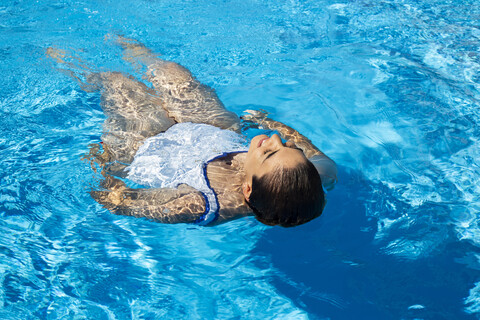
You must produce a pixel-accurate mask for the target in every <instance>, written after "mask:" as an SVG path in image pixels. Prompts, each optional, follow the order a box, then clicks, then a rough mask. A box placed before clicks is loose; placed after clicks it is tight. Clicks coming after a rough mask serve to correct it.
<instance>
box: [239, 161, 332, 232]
mask: <svg viewBox="0 0 480 320" xmlns="http://www.w3.org/2000/svg"><path fill="white" fill-rule="evenodd" d="M247 203H248V205H249V206H250V208H251V209H252V210H253V212H254V213H255V216H256V218H257V220H258V221H260V222H262V223H264V224H266V225H270V226H273V225H280V226H282V227H293V226H298V225H300V224H303V223H306V222H308V221H310V220H312V219H315V218H316V217H318V216H320V215H321V214H322V211H323V207H324V204H325V195H324V192H323V188H322V180H321V179H320V175H319V174H318V171H317V169H316V168H315V166H314V165H313V164H312V163H311V162H310V161H308V160H307V161H306V162H304V163H301V164H299V165H297V166H296V167H293V168H281V167H278V168H276V169H275V170H274V171H273V172H269V173H267V174H265V175H263V176H262V177H260V178H258V177H257V176H253V177H252V192H251V194H250V197H249V200H248V201H247Z"/></svg>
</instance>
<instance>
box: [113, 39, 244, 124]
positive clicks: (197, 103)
mask: <svg viewBox="0 0 480 320" xmlns="http://www.w3.org/2000/svg"><path fill="white" fill-rule="evenodd" d="M117 42H118V43H119V44H120V45H121V46H122V47H123V49H124V59H125V60H126V61H129V62H131V63H141V64H144V65H146V66H147V79H148V80H149V81H150V82H151V83H152V84H153V86H154V88H155V89H156V90H157V92H158V93H159V94H160V95H161V97H162V99H163V101H164V103H165V105H164V107H165V109H166V110H167V111H168V114H169V116H170V117H173V118H174V119H175V121H176V122H194V123H206V124H210V125H213V126H216V127H220V128H222V129H229V130H233V131H239V130H240V119H239V118H238V116H237V115H236V114H235V113H233V112H230V111H228V110H226V109H225V106H224V105H223V104H222V102H221V101H220V100H219V99H218V96H217V94H216V93H215V91H214V90H213V89H211V88H209V87H208V86H206V85H203V84H202V83H200V82H199V81H198V80H197V79H195V77H193V76H192V74H191V73H190V71H188V70H187V69H186V68H184V67H182V66H180V65H179V64H177V63H174V62H169V61H165V60H162V59H160V58H158V57H157V56H155V54H154V53H153V52H152V51H150V50H149V49H147V48H146V47H145V46H144V45H143V44H141V43H139V42H136V41H135V40H131V39H126V38H123V37H118V39H117Z"/></svg>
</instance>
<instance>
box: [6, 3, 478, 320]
mask: <svg viewBox="0 0 480 320" xmlns="http://www.w3.org/2000/svg"><path fill="white" fill-rule="evenodd" d="M107 34H123V35H125V36H127V37H132V38H135V39H138V40H140V41H142V42H143V43H145V44H146V45H147V46H148V47H150V48H152V49H153V50H154V51H156V52H158V53H161V54H162V56H163V57H164V58H165V59H169V60H173V61H176V62H178V63H180V64H182V65H184V66H186V67H187V68H188V69H190V70H191V71H192V72H193V73H194V74H195V75H196V76H197V78H198V79H199V80H200V81H202V82H204V83H205V84H207V85H209V86H211V87H212V88H214V89H215V90H216V91H217V93H218V95H219V97H220V99H221V100H222V101H223V102H224V104H225V105H226V106H227V108H228V109H230V110H232V111H235V112H237V113H238V114H241V112H242V111H243V110H245V109H252V108H254V109H258V108H263V109H265V110H267V111H269V112H270V113H271V115H272V117H273V118H275V119H276V120H279V121H282V122H284V123H286V124H289V125H291V126H293V127H295V128H296V129H298V130H299V131H300V132H302V133H305V134H306V135H307V136H308V137H309V138H310V139H312V140H313V142H314V143H315V144H316V145H317V146H319V147H320V148H321V149H322V150H323V151H325V153H327V154H328V155H330V156H331V157H332V158H333V159H334V160H335V161H336V162H337V164H338V165H339V180H340V182H339V184H338V186H337V188H336V189H335V190H334V191H333V192H331V193H330V194H329V199H328V205H327V208H326V210H325V213H324V215H323V216H322V217H321V218H319V219H317V220H315V221H313V222H311V223H308V224H306V225H303V226H300V227H297V228H293V229H282V228H276V227H275V228H271V227H266V226H263V225H261V224H259V223H258V222H256V221H255V219H253V218H245V219H241V220H237V221H234V222H231V223H228V224H225V225H221V226H218V227H214V228H197V227H192V226H189V225H162V224H158V223H153V222H150V221H147V220H144V219H136V218H132V217H122V216H115V215H112V214H110V213H109V212H108V211H106V210H105V209H103V208H102V207H101V206H99V205H98V204H96V203H95V201H93V199H91V198H90V196H89V194H88V193H87V192H88V191H89V190H90V188H92V187H95V186H96V185H97V183H98V176H96V175H95V174H94V173H93V172H92V170H91V169H90V167H89V165H88V163H86V162H84V161H82V160H81V156H82V155H83V154H84V153H86V152H87V151H88V145H89V144H91V143H98V142H99V141H100V140H99V137H100V134H101V125H102V122H103V120H104V119H105V116H104V115H103V113H102V111H101V108H100V106H99V104H100V95H99V93H98V92H84V91H83V90H82V89H81V88H80V86H79V85H78V84H77V83H76V82H74V81H73V80H72V79H71V78H70V77H69V76H67V75H66V74H65V72H66V71H65V70H64V69H62V68H60V69H59V68H58V66H57V65H55V64H54V63H53V62H52V61H50V60H48V59H47V58H46V56H45V52H46V49H47V48H48V47H50V46H55V47H57V48H60V49H64V50H67V51H68V52H70V53H71V54H72V55H74V56H75V57H78V58H80V59H82V60H83V61H85V63H87V64H88V67H89V68H91V69H92V70H96V71H112V70H115V71H121V72H126V73H130V74H132V75H133V76H135V77H137V78H138V79H141V73H140V72H139V71H138V70H136V69H135V68H133V67H132V66H130V65H128V64H127V63H126V62H125V61H123V60H122V59H121V50H120V49H119V48H118V47H116V46H115V45H114V44H112V42H111V41H108V40H105V36H106V35H107ZM479 47H480V5H479V3H478V1H476V0H470V1H468V0H467V1H447V0H432V1H413V0H390V1H373V0H363V1H338V2H335V1H322V0H315V1H312V0H309V1H296V0H289V1H272V0H267V1H258V0H242V1H216V0H214V1H203V0H197V1H178V0H175V1H173V0H162V1H155V0H148V1H147V0H143V1H142V0H136V1H125V0H115V1H112V0H102V1H93V0H79V1H73V0H64V1H36V2H34V1H21V0H17V1H12V0H3V1H2V2H1V3H0V61H1V63H0V74H1V78H2V81H1V85H0V112H1V113H0V115H1V117H0V130H1V134H0V155H1V158H2V159H1V162H0V184H1V188H0V216H1V219H0V234H1V236H0V307H1V308H0V318H2V319H476V318H479V317H480V220H479V218H478V217H477V215H478V212H479V210H480V201H479V187H478V185H479V182H480V181H479V180H480V179H479V173H480V169H479V164H480V160H479V159H480V129H479V124H480V112H479V106H480V103H479V101H480V49H479Z"/></svg>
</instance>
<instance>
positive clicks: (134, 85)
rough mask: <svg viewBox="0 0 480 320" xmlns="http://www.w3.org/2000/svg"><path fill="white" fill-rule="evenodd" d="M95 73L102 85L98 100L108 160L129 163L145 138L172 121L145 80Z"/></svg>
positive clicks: (169, 125)
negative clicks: (108, 155) (102, 117)
mask: <svg viewBox="0 0 480 320" xmlns="http://www.w3.org/2000/svg"><path fill="white" fill-rule="evenodd" d="M95 76H96V77H97V81H100V82H101V86H102V88H103V91H102V100H101V104H102V108H103V111H104V112H105V115H107V117H108V118H107V119H106V120H105V122H104V124H103V132H104V133H103V135H102V140H103V143H104V149H105V150H107V151H108V153H109V154H110V158H111V161H110V162H113V161H116V162H120V163H122V164H124V165H128V164H130V163H131V162H132V160H133V157H134V155H135V153H136V152H137V150H138V148H139V147H140V146H141V145H142V143H143V141H144V140H145V139H146V138H149V137H152V136H154V135H157V134H158V133H160V132H163V131H165V130H167V129H168V128H169V127H171V126H172V125H173V124H175V121H174V120H173V119H172V118H170V117H168V114H167V112H166V111H165V110H164V109H163V108H162V105H163V103H162V100H161V98H160V97H159V96H158V95H156V94H155V93H154V92H152V90H151V89H149V88H148V87H147V86H146V85H145V84H143V83H141V82H138V81H136V80H134V79H132V78H129V77H126V76H125V75H123V74H121V73H102V74H95Z"/></svg>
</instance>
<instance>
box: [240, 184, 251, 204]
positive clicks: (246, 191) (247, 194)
mask: <svg viewBox="0 0 480 320" xmlns="http://www.w3.org/2000/svg"><path fill="white" fill-rule="evenodd" d="M242 191H243V196H244V197H245V199H247V201H249V200H250V194H251V193H252V185H251V184H250V183H248V182H246V181H245V182H244V183H243V184H242Z"/></svg>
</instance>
